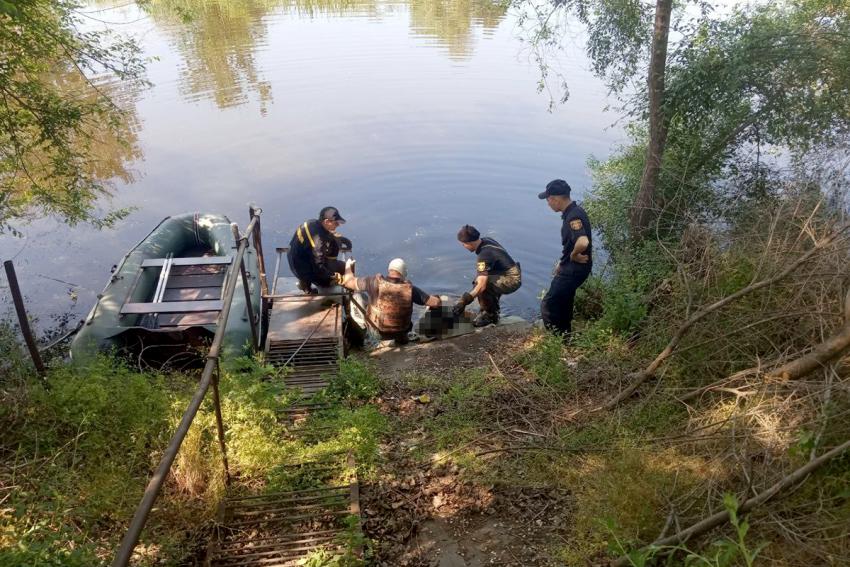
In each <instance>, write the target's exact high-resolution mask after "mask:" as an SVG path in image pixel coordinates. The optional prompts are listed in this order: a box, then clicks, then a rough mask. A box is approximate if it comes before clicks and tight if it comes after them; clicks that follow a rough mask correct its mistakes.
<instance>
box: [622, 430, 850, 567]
mask: <svg viewBox="0 0 850 567" xmlns="http://www.w3.org/2000/svg"><path fill="white" fill-rule="evenodd" d="M848 449H850V440H847V441H845V442H844V443H842V444H841V445H839V446H838V447H835V448H834V449H832V450H830V451H827V452H826V453H824V454H823V455H821V456H820V457H818V458H816V459H812V460H811V461H809V462H807V463H806V464H805V465H803V466H802V467H800V468H798V469H797V470H795V471H794V472H792V473H791V474H789V475H788V476H786V477H785V478H783V479H782V480H780V481H779V482H777V483H776V484H774V485H773V486H771V487H770V488H768V489H767V490H764V491H762V492H759V493H758V494H757V495H755V496H754V497H752V498H750V499H749V500H745V501H744V502H743V503H742V504H741V505H740V506H739V507H738V513H741V514H743V513H745V512H748V511H750V510H752V509H753V508H755V507H756V506H760V505H761V504H764V503H765V502H767V501H768V500H770V499H772V498H773V497H774V496H776V495H777V494H779V493H780V492H782V491H783V490H786V489H788V488H791V487H793V486H795V485H797V484H798V483H800V482H802V481H803V480H805V478H806V477H807V476H808V475H810V474H811V473H813V472H814V471H816V470H817V469H818V468H820V467H821V466H823V465H824V464H826V463H827V462H829V461H830V460H831V459H833V458H835V457H837V456H838V455H840V454H841V453H843V452H844V451H846V450H848ZM727 521H729V512H728V511H726V510H724V511H723V512H717V513H716V514H712V515H711V516H709V517H707V518H704V519H702V520H700V521H699V522H697V523H695V524H693V525H691V526H689V527H687V528H685V529H684V530H681V531H680V532H678V533H676V534H673V535H672V536H669V537H665V538H663V539H659V540H656V541H654V542H653V543H651V544H650V545H649V546H647V547H645V548H643V549H648V548H651V547H668V546H675V545H681V544H683V543H685V542H687V541H688V540H689V539H691V538H694V537H698V536H700V535H702V534H704V533H706V532H708V531H710V530H712V529H714V528H716V527H717V526H719V525H721V524H723V523H725V522H727ZM631 564H632V562H631V560H630V559H629V558H628V557H627V556H623V557H620V558H619V559H617V560H616V561H614V562H613V563H612V566H614V567H624V566H627V565H631Z"/></svg>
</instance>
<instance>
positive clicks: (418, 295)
mask: <svg viewBox="0 0 850 567" xmlns="http://www.w3.org/2000/svg"><path fill="white" fill-rule="evenodd" d="M342 285H343V287H345V288H346V289H350V290H352V291H363V292H366V293H367V295H368V296H369V306H368V307H367V308H366V317H367V318H368V319H369V322H370V323H372V325H374V326H375V328H376V329H377V330H378V332H379V333H380V335H381V338H382V339H384V340H388V339H395V342H396V344H397V345H402V344H405V343H406V342H407V341H408V337H407V334H408V332H409V331H410V329H411V328H412V327H413V323H412V322H411V317H412V316H413V304H414V303H415V304H416V305H425V306H427V307H439V306H440V298H439V297H437V296H435V295H428V294H427V293H425V292H424V291H422V290H421V289H419V288H418V287H416V286H415V285H413V284H412V283H410V282H409V281H408V280H407V264H405V262H404V260H402V259H401V258H396V259H394V260H393V261H392V262H390V265H389V266H388V267H387V275H386V276H382V275H381V274H375V275H374V276H367V277H364V278H355V277H354V276H353V274H351V273H350V272H349V271H348V270H346V274H345V280H344V281H343V283H342Z"/></svg>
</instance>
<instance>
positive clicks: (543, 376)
mask: <svg viewBox="0 0 850 567" xmlns="http://www.w3.org/2000/svg"><path fill="white" fill-rule="evenodd" d="M516 361H517V362H518V363H519V364H521V365H522V366H523V368H525V369H526V370H528V371H529V372H531V373H532V374H534V375H535V376H537V378H539V379H540V380H541V381H543V382H545V383H546V384H549V385H551V386H555V387H558V388H559V389H561V390H563V391H565V392H569V391H572V390H573V389H575V376H574V375H573V373H572V371H571V370H570V369H569V367H568V366H567V365H566V358H565V351H564V343H563V341H562V340H561V337H559V336H558V335H555V334H552V333H548V332H543V331H538V332H535V334H534V335H533V336H532V338H531V342H530V344H529V345H528V346H526V347H525V348H524V349H522V350H521V351H520V352H519V353H518V354H517V355H516Z"/></svg>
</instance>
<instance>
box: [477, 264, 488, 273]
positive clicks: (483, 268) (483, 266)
mask: <svg viewBox="0 0 850 567" xmlns="http://www.w3.org/2000/svg"><path fill="white" fill-rule="evenodd" d="M477 269H478V271H479V272H486V271H487V263H486V262H478V267H477Z"/></svg>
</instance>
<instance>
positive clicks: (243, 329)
mask: <svg viewBox="0 0 850 567" xmlns="http://www.w3.org/2000/svg"><path fill="white" fill-rule="evenodd" d="M235 253H236V239H235V237H234V236H233V232H232V229H231V224H230V220H229V219H228V218H227V217H226V216H223V215H217V214H210V213H186V214H181V215H177V216H171V217H167V218H165V219H164V220H163V221H162V222H160V223H159V225H157V227H156V228H154V229H153V231H151V233H150V234H148V236H147V237H145V238H144V240H142V241H141V242H140V243H139V244H138V245H136V246H135V247H134V248H133V249H132V250H130V251H129V252H128V253H127V254H126V255H125V256H124V257H123V258H122V259H121V261H120V262H119V263H118V265H117V266H116V267H115V268H113V274H112V277H111V278H110V279H109V282H108V283H107V284H106V287H105V288H104V290H103V292H102V293H101V294H100V295H99V296H98V301H97V303H96V304H95V306H94V308H93V309H92V310H91V312H90V313H89V315H88V317H87V318H86V320H85V323H84V325H83V327H82V329H81V330H80V332H79V333H78V334H77V336H76V337H75V338H74V341H73V343H72V344H71V357H72V359H73V360H75V361H76V360H81V359H85V358H86V357H89V356H91V355H93V354H94V353H97V352H102V351H111V352H114V353H116V354H121V355H127V356H130V357H131V358H133V359H134V360H137V361H138V362H139V363H140V364H141V363H142V361H144V362H146V363H147V364H148V365H149V366H159V367H162V366H169V367H175V368H176V367H178V363H180V364H189V361H190V360H191V359H192V358H193V357H194V358H195V359H197V358H198V355H200V356H203V353H204V352H205V349H204V348H203V347H204V346H205V345H206V344H207V343H209V341H210V340H211V339H212V337H213V335H214V334H215V332H216V329H217V326H216V325H217V322H218V316H219V313H220V312H221V309H222V305H223V302H222V291H223V289H224V287H225V283H226V282H227V281H228V279H229V278H233V277H237V278H239V279H238V281H237V284H236V291H235V293H234V295H233V302H232V307H231V311H230V317H229V319H228V322H227V326H226V330H225V335H224V342H223V351H224V355H225V356H236V355H239V354H242V353H244V352H247V351H248V350H250V349H251V348H252V345H250V342H251V325H253V324H256V321H250V320H249V317H248V309H247V304H246V303H247V299H246V295H245V291H244V287H243V284H242V278H241V277H240V272H239V266H234V265H233V259H234V256H235ZM244 261H245V269H246V272H247V275H248V289H249V292H250V293H249V296H250V301H251V304H252V306H253V310H252V313H254V314H257V313H259V309H260V284H259V279H258V274H259V267H258V262H257V253H256V250H254V248H253V246H252V245H250V246H249V247H248V248H247V249H246V251H245V255H244ZM255 317H256V315H255ZM253 346H254V347H255V346H256V345H253ZM193 353H194V354H193Z"/></svg>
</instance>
